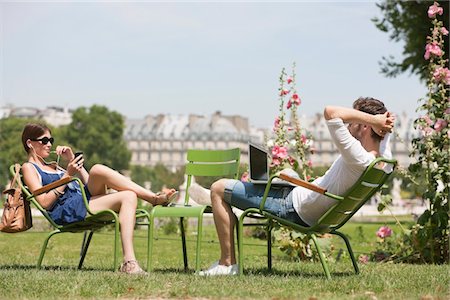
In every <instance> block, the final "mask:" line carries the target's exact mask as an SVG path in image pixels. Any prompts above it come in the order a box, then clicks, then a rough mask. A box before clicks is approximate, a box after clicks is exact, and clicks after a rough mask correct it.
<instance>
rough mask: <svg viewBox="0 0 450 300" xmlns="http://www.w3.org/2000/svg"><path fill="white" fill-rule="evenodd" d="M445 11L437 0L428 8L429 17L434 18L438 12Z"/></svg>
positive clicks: (439, 13)
mask: <svg viewBox="0 0 450 300" xmlns="http://www.w3.org/2000/svg"><path fill="white" fill-rule="evenodd" d="M443 13H444V10H443V9H442V7H439V4H438V3H437V2H434V4H433V5H431V6H430V7H429V8H428V17H429V18H434V17H436V14H438V15H442V14H443Z"/></svg>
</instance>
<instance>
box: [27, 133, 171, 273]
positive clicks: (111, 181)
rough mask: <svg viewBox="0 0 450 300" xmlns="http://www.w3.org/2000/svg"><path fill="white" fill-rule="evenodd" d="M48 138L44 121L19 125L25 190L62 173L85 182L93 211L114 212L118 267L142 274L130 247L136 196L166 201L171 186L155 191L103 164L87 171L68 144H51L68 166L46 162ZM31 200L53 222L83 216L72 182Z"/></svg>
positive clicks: (168, 197)
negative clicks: (119, 254)
mask: <svg viewBox="0 0 450 300" xmlns="http://www.w3.org/2000/svg"><path fill="white" fill-rule="evenodd" d="M53 142H54V139H53V137H52V135H51V131H50V129H49V128H48V127H47V126H45V125H42V124H27V125H26V126H25V128H24V130H23V133H22V144H23V147H24V149H25V151H26V152H27V153H28V162H26V163H24V164H23V166H22V174H23V177H24V181H25V183H26V184H27V186H28V188H29V189H30V191H31V192H33V191H35V190H37V189H39V188H41V187H42V186H44V185H47V184H49V183H52V182H54V181H56V180H59V179H61V178H65V177H71V176H77V177H79V178H80V179H81V181H82V182H83V183H84V185H85V186H84V190H85V192H86V196H87V198H88V200H89V208H90V210H91V211H92V212H93V213H96V212H99V211H101V210H105V209H111V210H114V211H116V212H118V213H119V222H120V234H121V240H122V249H123V263H122V265H121V266H120V268H119V271H120V272H124V273H127V274H144V273H145V272H144V271H143V270H142V269H141V267H140V266H139V264H138V262H137V261H136V257H135V254H134V248H133V230H134V225H135V213H136V207H137V199H138V198H140V199H143V200H145V201H147V202H149V203H151V204H153V205H158V204H162V205H164V204H168V203H169V200H170V199H171V198H173V197H174V196H175V195H176V193H177V192H176V191H175V190H174V189H170V190H166V191H165V192H161V193H157V194H155V193H153V192H152V191H149V190H147V189H145V188H143V187H141V186H139V185H138V184H136V183H134V182H132V181H131V180H129V179H128V178H126V177H124V176H122V175H121V174H119V173H118V172H116V171H114V170H112V169H110V168H108V167H106V166H104V165H94V166H93V167H92V168H91V170H90V172H89V173H88V172H87V171H86V169H85V168H84V167H83V162H84V158H83V156H82V155H80V156H77V157H75V155H74V153H73V151H72V149H71V148H70V147H67V146H57V147H56V154H57V155H58V156H61V157H62V158H63V159H65V160H66V161H68V164H67V170H64V169H63V168H61V167H59V166H57V165H50V164H47V163H46V162H45V160H44V159H45V158H47V157H48V156H49V154H50V150H51V148H52V144H53ZM107 188H112V189H114V190H116V191H117V193H111V194H106V189H107ZM36 200H37V201H38V202H39V204H41V205H42V207H43V208H45V209H46V210H47V211H48V212H49V215H50V217H51V218H52V219H53V220H54V221H55V223H57V224H67V223H72V222H77V221H81V220H83V219H84V218H85V217H86V208H85V206H84V203H83V199H82V196H81V189H80V186H79V185H78V184H77V183H76V182H71V183H69V184H67V185H64V186H60V187H58V188H56V189H53V190H51V191H49V192H47V193H44V194H41V195H39V196H37V197H36Z"/></svg>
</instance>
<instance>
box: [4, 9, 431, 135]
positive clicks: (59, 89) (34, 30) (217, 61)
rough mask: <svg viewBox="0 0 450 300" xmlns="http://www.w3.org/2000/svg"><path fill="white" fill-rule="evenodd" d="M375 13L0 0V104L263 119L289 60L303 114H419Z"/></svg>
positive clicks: (420, 89)
mask: <svg viewBox="0 0 450 300" xmlns="http://www.w3.org/2000/svg"><path fill="white" fill-rule="evenodd" d="M376 16H378V17H380V12H379V9H378V8H377V7H376V4H375V2H373V1H364V2H363V1H347V2H339V1H328V2H320V1H311V2H305V1H294V2H267V1H266V2H261V1H252V2H231V1H228V2H211V1H197V2H188V1H169V2H121V1H120V2H119V1H114V2H107V1H102V2H81V1H80V2H57V1H51V2H18V1H11V2H8V1H5V2H0V41H1V42H0V106H3V105H6V104H14V105H15V106H31V107H38V108H41V109H42V108H45V107H47V106H55V105H56V106H63V107H69V108H77V107H79V106H91V105H93V104H99V105H105V106H107V107H109V108H110V109H111V110H115V111H118V112H119V113H121V114H123V115H124V116H126V117H128V118H143V117H144V116H146V115H156V114H160V113H163V114H165V113H170V114H200V115H209V114H212V113H214V112H216V111H221V112H222V114H224V115H242V116H244V117H247V118H249V121H250V124H252V125H253V126H257V127H270V126H272V124H273V120H274V118H275V117H276V115H277V113H278V86H279V81H278V78H279V75H280V71H281V69H282V68H283V67H285V68H286V69H287V71H288V72H290V71H291V66H292V63H293V62H295V63H296V69H295V72H296V75H297V78H296V79H297V80H296V81H297V82H296V83H297V90H298V93H299V95H300V98H301V99H302V104H301V106H300V107H299V111H298V112H299V114H300V115H313V114H315V113H321V112H322V111H323V108H324V107H325V106H326V105H340V106H351V104H352V102H353V100H355V99H356V98H358V97H360V96H371V97H375V98H377V99H380V100H382V101H384V102H385V104H386V106H387V107H388V109H390V110H391V111H393V112H395V113H397V114H399V113H402V112H406V113H407V114H409V115H411V116H416V113H415V108H416V107H417V100H418V99H419V98H421V97H424V96H425V94H426V87H425V85H424V84H423V83H421V82H420V81H419V79H418V77H417V76H409V75H401V76H399V77H397V78H386V77H384V75H383V74H381V73H380V66H379V61H380V60H381V58H382V57H383V56H389V55H394V56H396V57H397V58H399V59H400V58H401V53H402V46H403V44H402V43H401V42H400V43H395V42H393V41H390V40H389V36H388V34H386V33H383V32H381V31H379V30H378V29H377V28H376V27H375V25H374V24H373V22H372V21H371V19H372V18H374V17H376Z"/></svg>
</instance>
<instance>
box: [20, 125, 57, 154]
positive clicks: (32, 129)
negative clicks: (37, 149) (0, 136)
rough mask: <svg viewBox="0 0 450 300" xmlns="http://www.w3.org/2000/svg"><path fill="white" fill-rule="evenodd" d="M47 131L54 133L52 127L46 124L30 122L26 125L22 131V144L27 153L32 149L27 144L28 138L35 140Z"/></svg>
mask: <svg viewBox="0 0 450 300" xmlns="http://www.w3.org/2000/svg"><path fill="white" fill-rule="evenodd" d="M46 131H48V132H50V134H51V133H52V132H51V131H50V129H49V128H48V127H47V126H46V125H44V124H36V123H30V124H27V125H25V128H24V129H23V132H22V145H23V148H24V149H25V151H27V153H28V152H29V151H30V147H28V145H27V141H28V140H34V139H37V138H38V137H40V136H41V135H43V134H44V133H45V132H46Z"/></svg>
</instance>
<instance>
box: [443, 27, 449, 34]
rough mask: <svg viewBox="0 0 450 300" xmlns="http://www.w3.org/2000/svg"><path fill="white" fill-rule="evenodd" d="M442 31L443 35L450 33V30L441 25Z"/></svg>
mask: <svg viewBox="0 0 450 300" xmlns="http://www.w3.org/2000/svg"><path fill="white" fill-rule="evenodd" d="M441 33H442V34H443V35H448V30H447V28H445V27H441Z"/></svg>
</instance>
